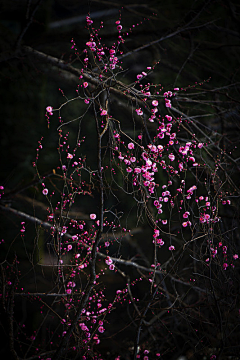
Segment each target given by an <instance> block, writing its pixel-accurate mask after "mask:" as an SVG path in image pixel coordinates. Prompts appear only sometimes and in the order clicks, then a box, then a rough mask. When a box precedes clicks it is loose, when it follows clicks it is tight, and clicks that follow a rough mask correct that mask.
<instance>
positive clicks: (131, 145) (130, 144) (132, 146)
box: [128, 142, 134, 150]
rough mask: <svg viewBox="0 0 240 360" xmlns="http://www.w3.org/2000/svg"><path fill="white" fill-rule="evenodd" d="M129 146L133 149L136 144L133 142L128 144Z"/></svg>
mask: <svg viewBox="0 0 240 360" xmlns="http://www.w3.org/2000/svg"><path fill="white" fill-rule="evenodd" d="M128 148H129V150H133V149H134V144H133V143H132V142H131V143H129V144H128Z"/></svg>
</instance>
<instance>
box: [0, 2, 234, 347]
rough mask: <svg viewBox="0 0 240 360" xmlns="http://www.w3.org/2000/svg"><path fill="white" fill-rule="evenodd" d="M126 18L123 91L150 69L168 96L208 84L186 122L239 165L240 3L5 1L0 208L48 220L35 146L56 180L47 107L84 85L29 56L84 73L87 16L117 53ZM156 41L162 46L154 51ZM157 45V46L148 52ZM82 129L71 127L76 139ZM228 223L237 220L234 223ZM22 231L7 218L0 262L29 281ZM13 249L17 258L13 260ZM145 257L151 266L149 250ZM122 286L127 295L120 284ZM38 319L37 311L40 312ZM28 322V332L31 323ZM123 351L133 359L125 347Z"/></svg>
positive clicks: (0, 33)
mask: <svg viewBox="0 0 240 360" xmlns="http://www.w3.org/2000/svg"><path fill="white" fill-rule="evenodd" d="M120 11H121V24H122V26H123V31H124V32H128V33H129V36H127V37H126V41H125V43H124V45H123V47H122V49H123V51H124V53H127V54H128V56H126V57H123V59H122V66H123V68H124V69H126V71H125V72H124V74H123V77H122V81H125V82H126V83H130V82H132V81H134V80H135V78H136V74H138V73H140V72H141V71H144V70H145V69H146V66H155V65H156V67H155V72H154V73H153V74H152V75H150V78H149V81H152V82H154V83H161V84H162V86H163V87H164V88H165V89H166V90H168V89H172V88H173V87H175V86H178V87H180V88H182V87H183V88H185V87H186V88H187V87H189V86H193V85H194V84H196V83H197V84H203V85H202V87H203V89H204V94H201V92H200V91H198V93H197V97H196V98H194V99H195V100H196V99H197V100H198V101H195V102H189V101H187V100H186V99H184V96H183V95H182V97H181V99H179V102H178V107H179V109H180V110H183V111H185V113H187V114H188V115H193V116H194V115H198V118H197V121H198V122H199V124H200V125H201V126H202V128H203V129H204V131H205V132H206V134H208V135H211V137H212V138H213V139H215V140H216V143H218V144H219V146H221V147H222V148H224V149H225V150H226V151H228V152H231V151H233V157H234V158H235V159H236V160H237V159H238V158H239V156H240V153H239V150H238V149H236V146H237V145H238V143H239V129H240V117H239V102H240V97H239V80H240V73H239V70H240V52H239V46H240V17H239V14H240V5H239V2H238V1H228V0H226V1H224V0H216V1H214V0H213V1H190V0H189V1H186V0H180V1H157V0H156V1H132V2H130V3H129V1H125V0H124V1H121V2H115V1H112V2H111V1H101V0H99V1H75V0H65V1H64V0H59V1H57V0H55V1H54V0H43V1H31V0H30V1H2V2H1V4H0V50H1V52H0V81H1V82H0V99H1V111H0V113H1V131H0V136H1V139H0V141H1V154H0V158H1V172H0V178H1V179H0V185H2V186H4V188H5V190H4V192H5V196H3V198H2V203H1V204H2V205H3V206H5V205H7V206H11V207H13V208H15V209H17V210H21V211H24V212H26V213H28V214H30V215H36V216H37V217H39V218H40V219H42V220H45V219H46V211H45V205H44V201H43V197H42V193H41V187H40V186H39V184H38V182H37V177H36V170H35V168H34V167H33V166H32V164H33V162H34V161H35V157H36V148H37V146H38V141H39V140H40V139H41V138H42V137H43V138H44V139H43V151H42V152H41V156H40V160H39V165H38V166H39V171H40V172H41V174H50V173H51V172H52V170H53V169H54V168H55V167H56V166H57V165H56V164H58V153H57V151H56V146H57V142H58V134H57V131H56V128H57V126H58V119H57V115H56V114H54V116H53V117H52V118H51V122H50V127H49V128H48V123H47V119H46V116H45V113H46V111H45V109H46V106H48V105H51V106H53V107H54V108H58V107H59V105H60V104H61V103H62V102H63V100H64V99H63V96H62V94H61V92H60V91H59V90H58V89H59V88H61V89H62V91H63V92H64V94H65V95H66V96H67V98H72V97H74V96H75V94H76V87H77V84H78V79H76V77H75V76H73V74H71V73H70V72H68V71H63V70H62V69H60V68H59V67H58V66H57V65H56V64H55V65H54V66H52V65H51V64H50V63H49V62H48V61H47V59H46V58H44V59H41V58H39V57H36V56H34V53H33V52H31V49H34V50H38V51H39V52H42V53H44V54H47V55H50V56H53V57H55V58H57V59H61V60H63V61H64V62H65V63H66V64H70V65H72V66H73V67H76V68H81V63H80V61H79V59H78V58H77V56H76V55H75V53H74V51H73V50H72V49H71V39H72V38H73V39H74V41H75V42H76V46H77V48H78V51H79V53H80V54H81V52H82V50H83V49H84V48H85V44H86V42H87V41H88V40H89V34H88V30H87V28H86V21H85V19H86V15H87V14H88V13H90V15H91V17H92V19H93V20H94V26H95V27H96V28H98V27H99V25H100V22H101V21H103V23H104V27H103V29H102V30H101V39H102V42H104V43H105V44H106V46H110V45H111V44H112V43H113V42H115V41H116V36H117V33H116V30H115V21H116V20H118V19H119V14H120V13H119V12H120ZM137 24H139V26H138V25H137ZM133 25H135V27H133ZM158 39H162V40H161V41H158V42H157V40H158ZM152 42H154V44H152V45H151V43H152ZM145 45H146V46H145ZM26 46H28V51H27V50H26ZM143 46H144V48H143V49H141V47H143ZM29 48H30V49H29ZM134 50H137V51H134ZM64 111H65V112H64V116H65V119H66V120H67V119H73V118H75V117H77V116H78V114H79V113H80V112H81V111H82V107H81V105H79V104H75V103H70V105H69V106H67V107H66V110H64ZM124 115H125V114H124V110H122V113H121V115H119V116H120V117H121V116H122V121H123V124H124V126H125V128H126V129H127V130H129V131H131V129H130V126H131V123H129V128H128V120H127V118H126V119H125V117H124ZM201 116H202V117H201ZM82 126H83V134H85V136H86V139H87V140H86V146H85V151H86V157H87V159H88V162H89V164H90V165H92V166H94V162H95V153H94V151H93V146H92V143H93V142H94V135H93V129H92V125H91V122H86V123H84V124H83V125H82ZM75 129H76V128H75V124H74V123H73V124H72V125H71V126H70V130H72V131H75ZM69 136H70V144H71V141H72V142H74V136H73V137H72V139H71V134H70V135H69ZM216 156H217V153H216ZM230 175H231V177H232V178H233V179H234V181H235V182H236V183H237V184H238V185H239V169H238V168H234V167H233V168H232V169H231V173H230ZM33 199H35V200H34V206H33ZM91 201H93V200H89V199H86V202H82V203H81V204H80V205H79V206H78V207H77V209H76V211H78V212H80V213H81V214H83V215H82V216H83V218H84V213H85V212H87V213H89V211H90V208H91V207H90V205H91V204H93V202H91ZM124 201H126V202H124V209H125V210H126V209H127V210H128V211H129V213H130V209H131V200H129V203H128V202H127V200H126V199H125V200H124ZM234 201H235V202H236V203H237V199H235V200H234V198H233V202H234ZM108 205H109V206H110V204H108ZM231 216H232V214H231V213H230V214H229V217H231ZM20 222H21V219H20V218H19V217H16V216H14V215H12V214H9V213H7V212H6V211H5V210H3V209H2V208H1V237H2V238H3V239H5V243H4V244H3V245H1V246H2V248H1V250H2V254H1V259H2V260H1V261H3V260H4V259H6V258H7V259H8V260H9V261H12V260H13V259H14V256H15V254H16V252H17V253H18V254H19V256H20V257H21V256H22V258H23V259H25V260H26V264H25V266H26V268H25V271H26V269H28V265H27V261H28V260H29V259H28V258H27V256H26V254H27V253H28V251H29V252H30V249H31V239H30V238H29V239H26V241H25V242H23V243H21V245H20V243H19V242H18V241H15V240H16V238H17V236H19V230H20ZM128 224H130V225H131V226H133V227H134V222H133V221H132V220H131V217H129V216H128ZM35 230H36V229H35V226H34V225H33V224H28V234H32V237H34V236H35V235H34V233H35ZM38 236H39V243H41V241H46V237H45V235H44V234H43V232H39V234H38ZM141 236H142V238H141ZM144 236H146V233H145V234H142V235H139V237H138V239H140V240H139V241H140V242H142V243H143V241H144ZM9 243H11V247H10V246H9ZM23 245H24V246H23ZM9 248H11V251H9V252H8V250H9ZM143 249H144V247H143ZM131 251H133V249H132V248H131V247H129V248H128V247H127V246H126V248H125V253H126V254H128V255H129V257H131V255H132V256H134V252H133V253H131ZM144 251H145V252H146V256H147V255H148V253H147V251H148V249H147V248H146V249H144ZM48 275H49V276H50V274H45V276H46V278H47V277H48ZM133 277H134V275H133ZM25 281H26V283H28V285H29V291H30V290H32V283H34V280H33V277H32V273H31V272H30V273H29V276H26V278H25ZM31 281H32V283H31ZM106 281H109V284H110V285H111V286H112V287H113V288H114V291H115V287H116V283H114V282H113V281H112V279H111V277H109V278H107V280H106ZM26 283H25V285H26ZM119 284H120V285H121V279H120V278H119ZM119 284H117V286H118V285H119ZM48 286H49V289H50V288H51V282H50V281H48V279H47V281H46V282H44V281H42V283H41V287H40V290H42V291H44V290H46V289H47V287H48ZM24 304H25V303H24ZM20 306H22V304H20V305H19V307H20ZM24 306H26V304H25V305H24ZM24 306H23V307H24ZM24 311H26V310H24ZM126 311H127V310H126ZM34 312H36V310H35V309H34V307H33V313H34ZM17 316H19V321H20V320H22V313H20V314H19V315H18V314H17ZM28 321H29V322H30V323H31V320H28ZM112 322H113V324H115V323H118V322H119V318H118V317H116V318H114V316H113V318H112ZM117 325H118V327H117ZM117 325H116V329H117V328H119V327H122V328H124V326H125V325H124V321H123V323H122V324H120V325H119V324H117ZM32 326H33V325H32ZM114 326H115V325H114ZM114 329H115V327H114ZM116 331H117V330H116ZM128 331H129V332H127V331H126V332H125V333H123V334H121V336H122V341H123V340H124V339H125V340H126V338H128V337H129V338H130V335H131V330H128ZM213 336H214V335H213ZM120 338H121V337H120ZM119 341H120V340H118V345H119V343H120V342H119ZM176 341H177V340H176ZM104 344H105V346H107V345H109V344H108V342H107V341H106V342H105V343H103V349H104ZM116 344H117V343H116ZM116 344H115V345H116ZM116 346H117V345H116ZM125 347H126V349H127V348H128V344H126V345H125ZM107 350H109V348H108V349H107ZM107 350H106V351H107ZM104 351H105V349H104V350H103V352H104Z"/></svg>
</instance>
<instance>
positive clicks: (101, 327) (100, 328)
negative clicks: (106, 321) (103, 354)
mask: <svg viewBox="0 0 240 360" xmlns="http://www.w3.org/2000/svg"><path fill="white" fill-rule="evenodd" d="M98 331H99V332H100V333H101V334H102V333H104V331H105V329H104V327H103V326H99V328H98Z"/></svg>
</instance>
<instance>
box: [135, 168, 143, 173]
mask: <svg viewBox="0 0 240 360" xmlns="http://www.w3.org/2000/svg"><path fill="white" fill-rule="evenodd" d="M141 171H142V170H141V169H140V168H139V167H136V168H135V170H134V172H135V173H136V174H140V172H141Z"/></svg>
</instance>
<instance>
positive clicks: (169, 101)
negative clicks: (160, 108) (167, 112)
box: [165, 99, 172, 108]
mask: <svg viewBox="0 0 240 360" xmlns="http://www.w3.org/2000/svg"><path fill="white" fill-rule="evenodd" d="M165 106H166V107H167V108H171V107H172V104H171V100H168V99H165Z"/></svg>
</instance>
